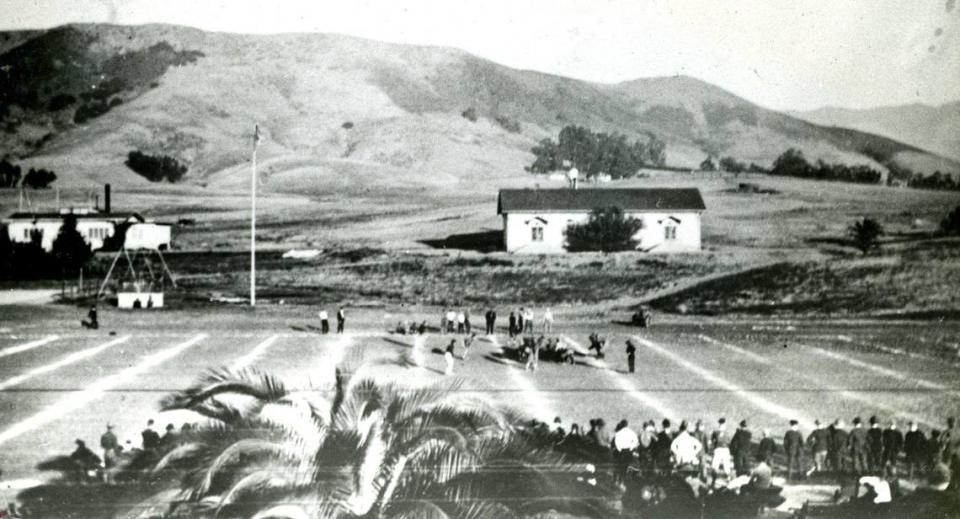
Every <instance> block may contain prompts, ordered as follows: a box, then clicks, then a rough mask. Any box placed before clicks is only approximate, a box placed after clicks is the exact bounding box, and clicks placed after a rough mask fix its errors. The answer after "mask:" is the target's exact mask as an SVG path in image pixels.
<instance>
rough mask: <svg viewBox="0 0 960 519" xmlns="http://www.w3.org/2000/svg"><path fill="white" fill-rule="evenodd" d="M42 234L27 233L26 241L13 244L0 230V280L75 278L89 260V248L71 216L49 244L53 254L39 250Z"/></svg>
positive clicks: (5, 232) (3, 231) (38, 232)
mask: <svg viewBox="0 0 960 519" xmlns="http://www.w3.org/2000/svg"><path fill="white" fill-rule="evenodd" d="M42 242H43V232H41V231H40V230H39V229H37V230H34V231H33V232H32V233H30V241H29V242H26V243H20V242H13V241H11V240H10V235H9V233H8V231H7V228H6V227H0V279H11V280H29V279H55V278H58V277H59V278H61V279H62V278H64V277H73V276H76V275H77V273H78V272H79V271H80V269H81V268H82V267H83V266H84V265H86V263H87V262H88V261H89V260H90V258H92V257H93V252H92V251H91V250H90V245H88V244H87V242H86V240H84V239H83V236H82V235H81V234H80V232H79V231H78V230H77V219H76V217H75V216H67V217H66V218H64V221H63V225H62V226H61V227H60V232H59V234H57V237H56V238H55V239H54V241H53V251H52V252H49V253H48V252H47V251H45V250H43V246H42Z"/></svg>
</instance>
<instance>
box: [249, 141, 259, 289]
mask: <svg viewBox="0 0 960 519" xmlns="http://www.w3.org/2000/svg"><path fill="white" fill-rule="evenodd" d="M259 140H260V128H259V127H255V129H254V134H253V160H252V161H251V163H252V166H253V167H252V168H251V171H250V306H257V144H258V142H257V141H259Z"/></svg>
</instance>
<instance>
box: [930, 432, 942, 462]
mask: <svg viewBox="0 0 960 519" xmlns="http://www.w3.org/2000/svg"><path fill="white" fill-rule="evenodd" d="M940 442H941V438H940V429H934V430H932V431H930V439H928V440H927V453H926V457H927V467H933V466H935V465H936V464H937V463H940V462H941V460H942V455H941V453H942V452H943V450H942V449H941V445H940Z"/></svg>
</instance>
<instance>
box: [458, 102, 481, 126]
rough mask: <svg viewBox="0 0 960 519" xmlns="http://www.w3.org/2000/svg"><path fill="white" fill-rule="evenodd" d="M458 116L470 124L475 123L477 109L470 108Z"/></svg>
mask: <svg viewBox="0 0 960 519" xmlns="http://www.w3.org/2000/svg"><path fill="white" fill-rule="evenodd" d="M460 116H461V117H463V118H464V119H466V120H468V121H470V122H472V123H475V122H477V109H476V108H474V107H472V106H471V107H470V108H467V109H466V110H464V111H462V112H460Z"/></svg>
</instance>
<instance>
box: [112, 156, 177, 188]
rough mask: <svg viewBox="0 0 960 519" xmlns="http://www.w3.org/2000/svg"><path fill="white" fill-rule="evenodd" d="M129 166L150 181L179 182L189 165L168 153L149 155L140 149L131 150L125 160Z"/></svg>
mask: <svg viewBox="0 0 960 519" xmlns="http://www.w3.org/2000/svg"><path fill="white" fill-rule="evenodd" d="M124 164H126V165H127V167H128V168H130V169H132V170H133V171H134V172H136V173H138V174H139V175H140V176H142V177H144V178H146V179H147V180H149V181H150V182H162V181H164V180H166V181H167V182H177V181H179V180H180V179H181V178H183V175H184V174H186V173H187V166H185V165H182V164H180V162H179V161H177V159H175V158H173V157H168V156H166V155H157V156H153V155H147V154H146V153H142V152H140V151H131V152H130V153H128V154H127V161H126V162H124Z"/></svg>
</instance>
